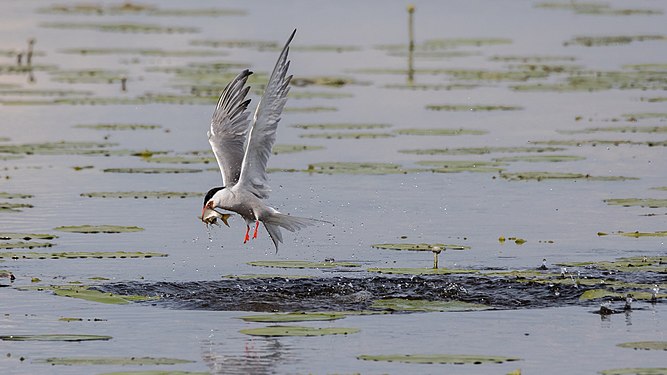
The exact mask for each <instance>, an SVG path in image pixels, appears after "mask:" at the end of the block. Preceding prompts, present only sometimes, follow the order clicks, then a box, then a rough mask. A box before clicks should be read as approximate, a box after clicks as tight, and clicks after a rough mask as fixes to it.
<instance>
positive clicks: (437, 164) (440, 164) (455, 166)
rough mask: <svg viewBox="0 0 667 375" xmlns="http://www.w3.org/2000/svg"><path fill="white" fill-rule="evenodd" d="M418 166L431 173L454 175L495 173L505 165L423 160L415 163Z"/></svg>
mask: <svg viewBox="0 0 667 375" xmlns="http://www.w3.org/2000/svg"><path fill="white" fill-rule="evenodd" d="M416 164H418V165H424V166H430V167H433V169H431V171H432V172H438V173H456V172H481V173H495V172H500V171H502V170H503V169H502V168H499V167H500V166H503V165H505V164H503V163H499V162H490V161H475V160H424V161H418V162H416Z"/></svg>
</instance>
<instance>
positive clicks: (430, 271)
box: [366, 268, 477, 275]
mask: <svg viewBox="0 0 667 375" xmlns="http://www.w3.org/2000/svg"><path fill="white" fill-rule="evenodd" d="M366 271H368V272H377V273H382V274H387V275H457V274H463V273H476V272H477V271H475V270H466V269H458V268H369V269H367V270H366Z"/></svg>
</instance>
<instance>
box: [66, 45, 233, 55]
mask: <svg viewBox="0 0 667 375" xmlns="http://www.w3.org/2000/svg"><path fill="white" fill-rule="evenodd" d="M58 52H60V53H67V54H75V55H85V56H88V55H114V56H118V55H138V56H151V57H213V56H226V55H227V52H224V51H212V50H203V49H187V50H186V49H180V50H164V49H158V48H102V47H95V48H66V49H61V50H58Z"/></svg>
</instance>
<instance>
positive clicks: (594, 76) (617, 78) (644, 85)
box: [510, 71, 667, 92]
mask: <svg viewBox="0 0 667 375" xmlns="http://www.w3.org/2000/svg"><path fill="white" fill-rule="evenodd" d="M572 73H574V74H570V75H569V76H568V77H566V79H565V81H564V82H554V83H534V84H522V85H513V86H510V88H511V89H512V90H515V91H527V92H532V91H545V92H579V91H588V92H593V91H601V90H611V89H619V90H664V89H665V88H667V76H666V75H665V73H664V72H655V71H579V72H572Z"/></svg>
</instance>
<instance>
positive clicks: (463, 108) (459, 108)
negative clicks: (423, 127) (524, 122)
mask: <svg viewBox="0 0 667 375" xmlns="http://www.w3.org/2000/svg"><path fill="white" fill-rule="evenodd" d="M426 109H430V110H432V111H456V112H467V111H470V112H481V111H517V110H520V109H523V107H519V106H508V105H481V104H427V105H426Z"/></svg>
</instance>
